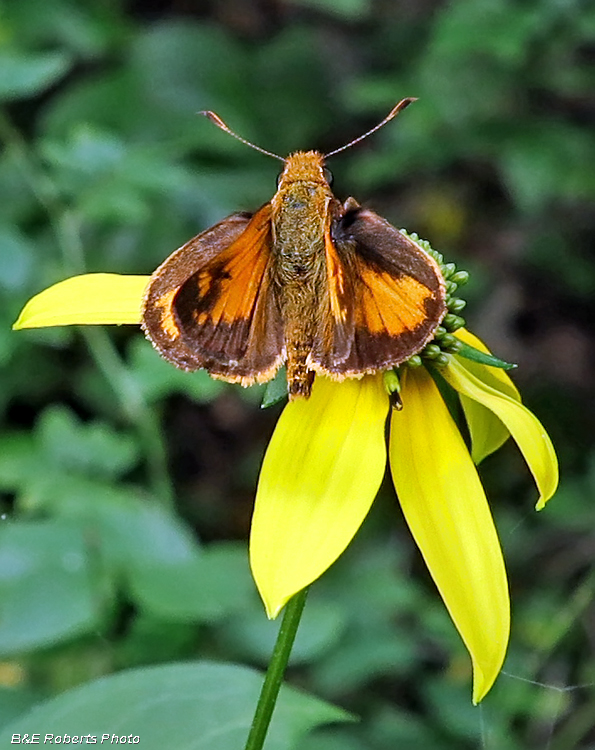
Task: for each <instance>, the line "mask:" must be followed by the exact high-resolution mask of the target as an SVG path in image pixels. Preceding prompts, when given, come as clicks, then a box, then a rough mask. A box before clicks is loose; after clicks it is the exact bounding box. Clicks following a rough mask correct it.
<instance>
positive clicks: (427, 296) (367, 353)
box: [310, 200, 446, 379]
mask: <svg viewBox="0 0 595 750" xmlns="http://www.w3.org/2000/svg"><path fill="white" fill-rule="evenodd" d="M343 211H344V213H343V214H342V215H339V217H338V218H335V219H334V220H333V222H332V223H331V225H330V227H329V229H328V230H327V232H326V233H325V259H326V272H327V282H328V284H327V294H326V296H325V298H324V299H323V300H322V301H321V308H320V313H319V316H318V317H319V320H320V321H321V324H320V328H319V330H318V332H317V335H316V338H315V342H314V346H313V349H312V355H311V357H310V364H311V366H312V367H313V369H314V370H316V371H318V372H323V373H325V374H327V375H330V376H331V377H335V378H337V379H341V378H344V377H355V376H357V375H361V374H363V373H367V372H377V371H381V370H386V369H389V368H390V367H393V366H396V365H398V364H400V363H402V362H404V361H405V360H407V359H409V357H411V356H412V355H414V354H416V353H417V352H419V351H420V350H421V349H422V348H423V347H424V346H425V344H426V343H427V342H428V341H429V340H430V339H431V338H432V336H433V334H434V331H435V329H436V327H437V325H438V324H439V322H440V321H441V320H442V318H443V317H444V314H445V312H446V306H445V299H444V298H445V289H444V281H443V279H442V275H441V273H440V269H439V267H438V265H437V263H436V262H435V261H434V259H433V258H431V257H430V256H429V255H427V254H426V253H425V252H424V251H423V250H422V249H421V248H420V247H419V246H418V245H416V244H415V243H413V242H412V241H411V240H409V239H408V238H406V237H404V235H402V234H401V233H400V232H399V231H398V230H397V229H395V228H394V227H393V226H391V225H390V224H389V223H388V222H386V221H384V219H381V218H380V217H379V216H377V215H376V214H374V213H373V212H371V211H369V210H368V209H362V208H361V207H359V206H358V205H357V204H356V203H355V201H353V200H349V201H347V203H346V204H345V206H344V207H343Z"/></svg>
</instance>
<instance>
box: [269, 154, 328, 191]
mask: <svg viewBox="0 0 595 750" xmlns="http://www.w3.org/2000/svg"><path fill="white" fill-rule="evenodd" d="M295 182H308V183H313V184H315V185H327V186H328V171H327V170H326V169H325V168H324V156H323V155H322V154H321V153H319V152H318V151H296V152H295V153H294V154H290V155H289V156H288V157H287V159H285V167H284V169H283V171H282V172H281V174H280V175H279V180H278V188H279V190H280V191H283V189H284V188H287V187H288V186H289V185H292V184H293V183H295Z"/></svg>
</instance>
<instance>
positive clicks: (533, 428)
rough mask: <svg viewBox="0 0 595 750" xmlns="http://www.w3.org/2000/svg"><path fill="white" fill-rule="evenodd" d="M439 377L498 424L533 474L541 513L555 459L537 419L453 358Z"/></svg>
mask: <svg viewBox="0 0 595 750" xmlns="http://www.w3.org/2000/svg"><path fill="white" fill-rule="evenodd" d="M441 374H442V375H443V377H444V379H445V380H446V381H447V382H448V383H450V385H451V386H452V387H453V388H454V389H455V390H456V391H458V392H459V393H462V394H464V395H465V396H468V397H469V398H471V399H473V400H474V401H477V402H478V403H480V404H483V406H485V407H486V408H488V409H490V411H492V412H493V413H494V414H495V415H496V416H497V417H498V418H499V419H501V420H502V422H503V423H504V425H505V426H506V428H507V429H508V431H509V432H510V434H511V435H512V437H513V438H514V440H515V442H516V444H517V445H518V446H519V448H520V451H521V453H522V454H523V457H524V459H525V461H526V462H527V464H528V466H529V469H530V470H531V473H532V474H533V477H534V479H535V482H536V484H537V488H538V490H539V500H538V501H537V505H536V508H537V510H541V509H542V508H543V507H544V505H545V504H546V502H547V501H548V500H549V499H550V497H551V496H552V495H553V494H554V492H555V491H556V488H557V486H558V459H557V458H556V453H555V451H554V447H553V445H552V442H551V440H550V439H549V436H548V434H547V433H546V431H545V430H544V428H543V426H542V424H541V423H540V422H539V420H538V419H537V417H536V416H535V415H534V414H532V413H531V412H530V411H529V410H528V409H527V408H526V407H525V406H523V405H522V404H521V403H519V402H518V401H516V400H515V399H513V398H511V397H510V396H507V395H506V394H505V393H502V392H500V391H498V390H496V389H495V388H492V387H491V386H489V385H487V384H486V383H484V382H483V381H482V380H480V379H479V378H477V377H475V376H474V375H473V374H472V373H471V372H470V370H469V369H467V367H463V366H462V365H461V363H460V362H458V361H457V360H456V359H455V358H453V359H451V361H450V363H449V364H448V365H447V366H446V367H444V368H443V369H442V370H441Z"/></svg>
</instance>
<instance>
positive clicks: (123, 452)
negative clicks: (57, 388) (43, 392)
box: [36, 405, 139, 477]
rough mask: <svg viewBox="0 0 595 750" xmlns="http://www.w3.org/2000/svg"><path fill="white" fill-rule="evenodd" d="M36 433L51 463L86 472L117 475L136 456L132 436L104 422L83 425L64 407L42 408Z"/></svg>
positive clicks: (134, 459) (134, 462)
mask: <svg viewBox="0 0 595 750" xmlns="http://www.w3.org/2000/svg"><path fill="white" fill-rule="evenodd" d="M36 436H37V439H38V440H39V441H40V445H41V449H42V451H43V454H44V457H45V458H46V460H47V461H48V462H49V464H50V465H53V466H56V465H58V466H60V467H62V468H64V469H69V470H71V471H72V470H74V471H77V472H81V473H84V474H87V475H99V476H106V477H117V476H120V475H121V474H123V473H124V472H126V471H128V470H130V469H131V468H133V467H134V465H135V464H136V463H137V461H138V457H139V455H138V454H139V451H138V446H137V444H136V442H135V441H134V439H133V438H132V436H130V435H127V434H126V433H118V432H116V431H115V430H114V429H113V428H112V427H110V426H109V425H107V424H105V423H103V422H99V421H95V422H89V423H88V424H84V423H82V422H80V421H79V420H78V419H77V417H76V416H75V415H74V414H73V413H72V412H71V411H70V410H69V409H68V408H67V407H65V406H57V405H56V406H49V407H47V408H46V409H45V411H44V412H43V414H42V416H41V418H40V420H39V422H38V424H37V426H36Z"/></svg>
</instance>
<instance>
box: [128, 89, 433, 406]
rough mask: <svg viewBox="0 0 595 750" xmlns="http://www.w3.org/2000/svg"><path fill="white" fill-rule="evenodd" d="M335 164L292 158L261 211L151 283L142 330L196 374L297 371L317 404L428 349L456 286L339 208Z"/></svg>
mask: <svg viewBox="0 0 595 750" xmlns="http://www.w3.org/2000/svg"><path fill="white" fill-rule="evenodd" d="M412 101H414V99H403V100H402V101H400V102H399V103H398V104H397V105H396V106H395V107H394V108H393V109H392V110H391V112H390V113H389V114H388V116H387V117H386V118H385V119H384V120H383V121H382V122H381V123H379V124H378V125H377V126H376V127H375V128H372V130H370V131H368V132H367V133H365V134H364V135H362V136H360V137H359V138H356V139H355V140H353V141H351V142H350V143H348V144H347V145H346V146H342V147H341V148H339V149H336V150H335V151H332V152H330V153H329V154H326V155H325V154H321V153H319V152H317V151H298V152H296V153H293V154H291V155H290V156H288V157H287V158H286V159H283V158H281V157H279V156H277V155H276V154H272V153H271V152H268V151H265V150H264V149H261V148H260V147H258V146H254V144H252V143H250V142H249V141H246V140H245V139H243V138H241V137H240V136H238V135H237V134H236V133H234V132H233V131H231V130H230V129H229V128H228V127H227V125H226V124H225V123H224V122H223V121H222V120H221V119H220V118H219V117H218V115H216V114H215V113H213V112H204V113H202V114H205V115H206V116H207V117H209V119H211V120H212V121H213V122H214V123H215V124H216V125H218V127H220V128H221V129H223V130H225V131H226V132H228V133H229V134H230V135H233V136H234V137H235V138H237V139H238V140H240V141H242V142H244V143H246V144H247V145H249V146H251V147H253V148H256V149H257V150H258V151H261V152H263V153H265V154H267V155H269V156H273V157H275V158H277V159H280V160H281V161H283V162H284V168H283V171H282V173H281V175H280V176H279V180H278V187H277V192H276V193H275V195H274V196H273V198H272V199H271V201H270V202H269V203H266V204H265V205H264V206H262V207H261V208H259V209H258V210H257V211H255V212H254V213H246V212H239V213H235V214H232V215H231V216H228V217H227V218H226V219H223V221H220V222H219V223H218V224H215V225H214V226H212V227H211V228H210V229H207V230H206V231H204V232H202V233H201V234H199V235H197V236H196V237H194V238H193V239H191V240H190V241H189V242H187V243H186V244H185V245H183V246H182V247H181V248H179V249H178V250H176V251H175V252H174V253H173V254H172V255H170V256H169V257H168V258H167V259H166V260H165V261H164V263H162V264H161V265H160V266H159V268H158V269H157V270H156V271H155V272H154V273H153V275H152V277H151V280H150V282H149V284H148V287H147V290H146V293H145V298H144V303H143V320H142V325H143V329H144V331H145V333H146V335H147V337H148V338H149V339H150V341H151V342H152V343H153V345H154V346H155V347H156V349H157V350H158V351H159V352H160V354H161V355H162V356H163V357H164V358H165V359H167V360H168V361H169V362H171V363H173V364H174V365H176V366H177V367H180V368H183V369H185V370H198V369H205V370H207V371H208V372H209V374H210V375H211V376H212V377H214V378H219V379H221V380H226V381H228V382H231V383H240V384H241V385H243V386H249V385H253V384H254V383H265V382H267V381H269V380H271V379H272V378H273V377H274V376H275V374H276V373H277V371H278V370H279V368H280V367H281V366H282V365H283V364H285V365H286V377H287V390H288V394H289V398H290V399H295V398H300V397H304V398H308V396H309V395H310V392H311V389H312V383H313V381H314V378H315V375H316V374H321V375H326V376H328V377H330V378H333V379H335V380H343V379H344V378H352V377H361V376H362V375H363V374H365V373H373V372H378V371H383V370H388V369H390V368H392V367H395V366H397V365H399V364H401V363H402V362H404V361H406V360H407V359H409V358H410V357H411V356H413V355H414V354H416V353H417V352H419V351H421V349H423V347H424V346H425V345H426V343H428V341H430V340H431V339H432V337H433V335H434V331H435V330H436V328H437V326H438V325H439V324H440V322H441V320H442V318H443V317H444V315H445V313H446V302H445V295H446V290H445V283H444V279H443V277H442V274H441V271H440V268H439V266H438V264H437V263H436V261H435V260H434V259H433V258H432V257H431V256H429V255H428V254H427V253H426V252H425V251H424V250H423V249H422V248H421V247H420V246H419V245H417V244H416V243H415V242H413V241H412V240H411V239H409V238H408V237H407V236H406V235H404V234H403V233H401V232H400V231H399V230H398V229H396V228H395V227H393V226H392V225H391V224H389V223H388V222H387V221H386V220H385V219H383V218H382V217H381V216H379V215H378V214H376V213H374V212H373V211H371V210H370V209H368V208H365V207H363V206H360V205H359V203H357V201H356V200H354V199H353V198H347V200H346V201H344V202H341V201H339V200H338V199H337V198H335V196H334V194H333V192H332V190H331V186H330V182H329V174H328V172H327V170H326V167H325V162H326V159H327V158H328V157H329V156H332V155H334V154H336V153H338V152H339V151H343V150H344V149H346V148H348V147H350V146H352V145H353V144H354V143H357V142H358V141H360V140H362V139H363V138H365V137H367V136H368V135H370V133H373V132H374V131H375V130H377V129H378V128H380V127H381V126H383V125H384V124H385V123H386V122H388V121H389V120H391V119H392V118H393V117H395V116H396V114H397V113H398V112H399V111H401V110H402V109H404V108H405V107H406V106H408V105H409V104H410V103H411V102H412Z"/></svg>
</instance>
